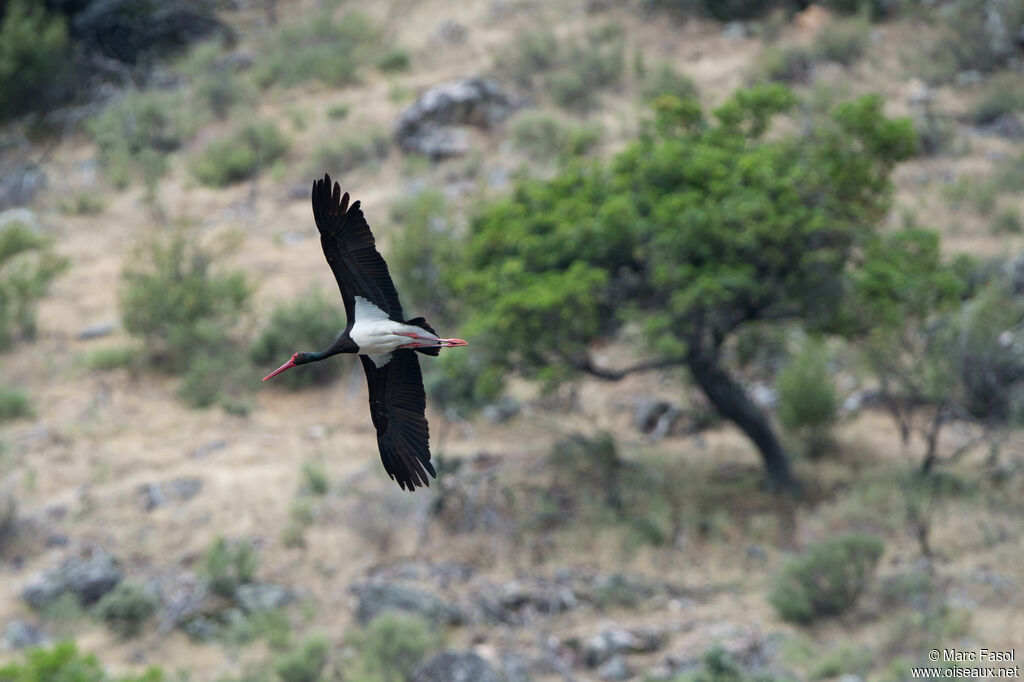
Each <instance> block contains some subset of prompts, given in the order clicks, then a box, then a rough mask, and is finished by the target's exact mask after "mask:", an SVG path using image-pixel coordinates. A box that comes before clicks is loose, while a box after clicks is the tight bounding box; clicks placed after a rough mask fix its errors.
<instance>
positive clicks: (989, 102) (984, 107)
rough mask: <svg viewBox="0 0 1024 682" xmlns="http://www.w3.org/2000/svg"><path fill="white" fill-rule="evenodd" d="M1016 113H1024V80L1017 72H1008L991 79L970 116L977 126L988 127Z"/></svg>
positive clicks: (972, 108)
mask: <svg viewBox="0 0 1024 682" xmlns="http://www.w3.org/2000/svg"><path fill="white" fill-rule="evenodd" d="M1015 111H1024V79H1022V78H1021V74H1020V73H1018V72H1016V71H1007V72H1004V73H999V74H996V75H994V76H992V78H990V79H989V81H988V83H987V84H986V85H985V92H984V94H983V95H982V96H981V98H980V99H979V100H978V101H977V102H975V103H974V105H973V106H972V107H971V110H970V113H969V114H968V116H969V117H970V119H971V122H972V123H974V124H975V125H987V124H989V123H992V122H993V121H995V120H996V119H997V118H999V117H1000V116H1002V115H1003V114H1009V113H1012V112H1015Z"/></svg>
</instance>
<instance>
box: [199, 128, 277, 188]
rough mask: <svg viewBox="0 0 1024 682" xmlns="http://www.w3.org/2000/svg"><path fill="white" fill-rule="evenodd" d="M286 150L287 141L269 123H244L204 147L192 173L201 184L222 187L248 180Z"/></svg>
mask: <svg viewBox="0 0 1024 682" xmlns="http://www.w3.org/2000/svg"><path fill="white" fill-rule="evenodd" d="M286 151H288V140H287V139H285V137H284V135H283V134H282V133H281V131H280V130H279V129H278V127H277V126H276V125H275V124H274V123H273V122H271V121H263V122H258V123H247V124H245V125H244V126H242V127H241V128H240V129H238V130H236V131H235V132H233V133H232V134H230V135H228V136H227V137H224V138H221V139H219V140H214V141H213V142H211V143H210V144H208V145H207V146H206V148H205V149H204V150H203V151H202V153H200V155H199V157H198V158H197V159H196V161H195V163H194V164H193V166H192V171H193V172H194V173H195V176H196V178H197V179H198V180H199V181H200V182H201V183H203V184H204V185H210V186H213V187H223V186H225V185H230V184H232V183H235V182H241V181H242V180H246V179H248V178H251V177H252V176H254V175H255V174H256V173H257V171H259V170H260V169H261V168H264V167H266V166H268V165H270V164H271V163H273V162H274V161H276V160H278V159H279V158H281V157H282V156H284V154H285V152H286Z"/></svg>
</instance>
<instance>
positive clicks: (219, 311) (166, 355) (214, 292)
mask: <svg viewBox="0 0 1024 682" xmlns="http://www.w3.org/2000/svg"><path fill="white" fill-rule="evenodd" d="M218 255H219V254H218V253H215V252H214V251H212V250H209V249H206V248H203V247H202V246H201V245H200V244H199V243H198V241H197V240H195V239H194V238H192V237H190V236H189V235H188V234H187V233H186V232H185V231H184V230H175V231H172V232H170V233H167V234H160V233H156V234H153V235H151V236H150V237H149V239H147V240H146V241H144V242H142V243H141V244H140V245H139V247H138V248H137V249H136V251H135V253H134V254H133V256H132V257H131V258H130V259H129V261H128V264H127V265H126V266H125V268H124V272H123V274H122V284H121V290H120V308H121V320H122V322H123V323H124V327H125V330H127V331H128V333H129V334H132V335H133V336H138V337H140V338H141V339H142V341H143V342H144V348H145V354H146V359H147V360H148V361H149V362H151V363H153V364H154V365H156V366H157V367H160V368H162V369H166V370H168V371H171V372H180V373H185V372H188V371H189V370H190V368H192V366H193V364H197V363H205V362H208V360H209V359H210V358H212V357H214V356H217V355H218V354H220V355H223V354H225V353H227V354H231V352H232V351H233V350H234V349H235V347H236V344H235V343H234V342H233V340H232V339H231V338H230V335H229V333H228V330H229V329H230V327H231V326H232V325H233V324H234V323H235V321H236V320H237V318H238V316H239V314H240V313H241V311H242V310H243V309H244V308H245V306H246V303H247V301H248V298H249V292H250V288H249V284H248V282H247V281H246V279H245V276H244V275H243V274H242V273H241V272H238V271H233V272H216V271H215V270H214V267H213V263H214V261H216V259H217V256H218ZM233 365H234V368H235V370H241V369H243V367H241V366H240V365H239V364H238V362H237V358H236V359H235V360H234V363H233ZM193 371H194V372H196V373H197V374H198V373H199V372H201V371H202V370H201V369H199V368H196V369H194V370H193ZM210 380H211V381H217V380H218V378H217V377H212V378H211V379H210ZM219 380H220V381H224V380H225V377H224V376H221V377H220V378H219Z"/></svg>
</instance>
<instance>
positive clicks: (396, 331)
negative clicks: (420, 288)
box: [349, 296, 437, 367]
mask: <svg viewBox="0 0 1024 682" xmlns="http://www.w3.org/2000/svg"><path fill="white" fill-rule="evenodd" d="M355 299H356V311H355V312H356V320H355V322H354V323H353V325H352V331H350V332H349V335H350V336H351V337H352V340H353V341H355V342H356V345H358V346H359V353H360V354H361V355H370V356H373V361H374V364H376V365H377V366H378V367H381V366H383V365H385V364H387V362H388V360H390V359H391V358H390V354H391V352H392V351H394V350H395V349H396V348H399V347H400V346H404V345H406V344H408V343H413V341H414V340H413V339H411V338H410V337H408V336H402V334H403V333H404V334H417V335H419V336H425V337H428V338H432V339H436V338H437V336H436V335H434V334H431V333H430V332H428V331H427V330H426V329H421V328H420V327H414V326H412V325H408V324H402V323H401V322H395V321H394V320H391V319H388V316H387V313H385V312H384V311H383V310H381V309H380V308H378V307H377V306H375V305H374V304H372V303H370V302H369V301H367V300H366V299H365V298H363V297H362V296H356V297H355Z"/></svg>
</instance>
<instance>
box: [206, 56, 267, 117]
mask: <svg viewBox="0 0 1024 682" xmlns="http://www.w3.org/2000/svg"><path fill="white" fill-rule="evenodd" d="M195 92H196V96H197V97H198V98H199V101H200V102H202V103H203V104H204V105H206V107H207V108H208V109H209V110H210V112H211V113H213V115H214V116H216V117H217V118H219V119H221V120H223V119H225V118H227V117H228V114H230V113H231V110H232V109H234V108H235V107H237V106H240V105H249V104H252V103H254V102H255V101H256V93H255V92H254V91H253V88H252V86H251V85H250V84H249V82H248V81H246V80H245V79H244V78H242V77H241V76H240V75H239V74H237V73H235V72H234V71H231V70H229V69H223V68H221V69H214V70H212V71H211V72H210V73H208V74H206V75H204V76H202V77H201V78H199V80H198V82H197V83H196V85H195Z"/></svg>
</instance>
